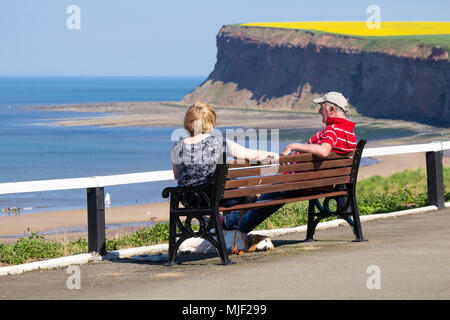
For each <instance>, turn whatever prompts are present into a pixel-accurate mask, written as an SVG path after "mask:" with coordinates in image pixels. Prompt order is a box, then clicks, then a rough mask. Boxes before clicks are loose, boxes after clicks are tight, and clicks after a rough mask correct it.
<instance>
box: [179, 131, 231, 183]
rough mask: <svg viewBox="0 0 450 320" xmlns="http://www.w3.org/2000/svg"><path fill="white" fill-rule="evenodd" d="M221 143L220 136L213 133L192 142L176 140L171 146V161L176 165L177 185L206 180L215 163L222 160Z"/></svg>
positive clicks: (211, 172) (214, 167) (214, 168)
mask: <svg viewBox="0 0 450 320" xmlns="http://www.w3.org/2000/svg"><path fill="white" fill-rule="evenodd" d="M223 144H224V143H223V139H222V137H215V136H213V135H210V136H208V137H206V138H205V139H203V140H202V141H199V142H197V143H192V144H188V143H185V142H184V141H183V139H180V140H178V141H177V142H176V143H175V144H174V146H173V147H172V163H174V164H175V165H177V167H178V186H180V187H184V186H194V185H200V184H203V183H206V182H208V181H209V179H210V178H211V177H212V176H213V174H214V171H215V170H216V165H217V163H218V162H219V161H222V153H223Z"/></svg>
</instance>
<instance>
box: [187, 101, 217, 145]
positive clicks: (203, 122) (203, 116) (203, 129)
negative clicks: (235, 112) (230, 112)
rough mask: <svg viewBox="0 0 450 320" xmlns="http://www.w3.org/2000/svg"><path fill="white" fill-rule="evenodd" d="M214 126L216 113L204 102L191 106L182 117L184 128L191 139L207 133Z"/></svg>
mask: <svg viewBox="0 0 450 320" xmlns="http://www.w3.org/2000/svg"><path fill="white" fill-rule="evenodd" d="M215 125H216V111H214V109H213V107H211V106H210V105H209V104H207V103H204V102H197V103H195V104H193V105H192V106H191V107H190V108H189V109H188V111H186V114H185V116H184V128H185V129H186V131H187V132H189V134H190V136H191V137H193V136H194V135H196V134H200V133H209V132H211V131H212V129H214V126H215Z"/></svg>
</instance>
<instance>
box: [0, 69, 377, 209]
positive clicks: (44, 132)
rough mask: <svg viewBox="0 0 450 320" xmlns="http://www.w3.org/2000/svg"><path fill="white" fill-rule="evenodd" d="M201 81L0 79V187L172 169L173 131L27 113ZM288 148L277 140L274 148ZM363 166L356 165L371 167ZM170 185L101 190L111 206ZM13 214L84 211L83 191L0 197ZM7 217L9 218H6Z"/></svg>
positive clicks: (182, 88)
mask: <svg viewBox="0 0 450 320" xmlns="http://www.w3.org/2000/svg"><path fill="white" fill-rule="evenodd" d="M203 80H204V79H203V78H201V77H184V78H182V77H174V78H168V77H161V78H158V77H117V78H102V77H92V78H86V77H73V78H70V77H52V78H49V77H41V78H39V77H31V78H17V77H13V78H4V77H3V78H0V119H1V120H2V126H0V151H1V157H0V172H1V175H0V183H2V182H17V181H33V180H46V179H60V178H80V177H89V176H103V175H114V174H123V173H136V172H144V171H158V170H168V169H171V161H170V149H171V147H172V145H173V143H174V142H173V141H171V135H172V132H173V130H174V129H175V128H150V127H130V128H126V127H125V128H124V127H120V128H102V127H95V126H92V127H88V126H82V127H67V126H55V125H52V124H51V122H53V121H55V120H57V119H62V118H71V117H89V116H92V115H96V114H86V113H77V112H49V111H41V110H36V109H33V108H30V107H34V106H38V105H50V104H74V103H95V102H112V101H116V102H119V101H158V100H160V101H173V100H180V99H181V98H182V97H183V96H185V95H186V94H187V93H189V92H190V91H191V90H193V89H194V88H195V87H196V86H198V85H199V84H200V83H201V82H202V81H203ZM288 143H289V141H282V142H281V143H280V148H283V147H284V145H286V144H288ZM370 161H371V160H370V159H363V163H362V165H368V164H370ZM171 185H174V182H173V181H163V182H154V183H141V184H132V185H125V186H112V187H106V188H105V193H106V192H107V193H109V194H110V196H111V205H112V206H124V205H134V204H143V203H148V202H154V201H162V198H161V190H162V189H163V188H164V187H167V186H171ZM13 207H16V208H21V211H20V214H27V213H33V212H38V211H51V210H65V209H78V208H85V207H86V190H84V189H78V190H65V191H48V192H35V193H20V194H10V195H0V209H2V211H3V212H1V211H0V216H2V215H8V214H11V213H7V212H6V210H5V209H7V208H13ZM13 214H14V212H13Z"/></svg>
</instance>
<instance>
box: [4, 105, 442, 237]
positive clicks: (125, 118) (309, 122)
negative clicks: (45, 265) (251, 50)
mask: <svg viewBox="0 0 450 320" xmlns="http://www.w3.org/2000/svg"><path fill="white" fill-rule="evenodd" d="M45 109H46V110H52V111H56V110H60V111H77V112H104V113H105V114H104V115H103V116H101V117H95V118H90V117H89V119H77V120H73V119H71V120H67V121H58V122H57V123H55V124H56V125H75V126H77V125H100V126H180V124H181V123H182V119H183V115H184V112H185V111H186V107H185V106H182V105H180V104H179V103H178V104H177V103H159V102H158V103H156V102H146V103H115V104H89V105H68V106H50V107H46V108H45ZM216 110H217V113H218V124H217V125H218V126H233V125H234V126H235V125H236V124H240V123H242V117H243V115H244V116H245V118H246V119H248V121H247V120H246V123H245V125H246V126H247V127H255V128H279V129H292V128H295V129H308V128H321V127H322V126H323V125H322V124H321V122H320V117H319V116H318V115H317V114H314V113H310V114H300V113H286V112H267V111H262V110H242V109H237V108H234V109H233V108H218V109H216ZM162 115H163V116H162ZM350 119H351V120H352V121H355V122H357V123H358V125H368V124H369V125H372V126H376V127H378V128H381V129H382V128H392V127H397V128H414V130H415V131H416V133H417V134H415V135H412V136H408V137H404V138H398V139H385V140H378V141H375V142H371V141H369V143H368V144H367V145H366V148H367V147H379V146H389V145H405V144H417V143H427V142H431V141H435V140H449V139H450V136H449V132H448V129H443V128H435V127H431V126H427V125H422V124H417V123H408V122H405V121H394V120H375V119H370V118H366V117H360V116H356V118H350ZM47 124H48V123H47ZM449 151H450V150H447V152H446V153H445V157H444V161H443V162H444V166H450V152H449ZM376 159H378V160H379V161H380V162H379V163H377V164H374V165H370V166H367V167H361V168H360V171H359V175H358V180H362V179H366V178H368V177H371V176H374V175H381V176H390V175H392V174H394V173H396V172H401V171H404V170H406V169H417V168H425V166H426V164H425V154H424V153H413V154H405V155H392V156H383V157H377V158H376ZM105 216H106V224H107V225H108V224H125V223H136V222H158V221H167V220H168V219H169V203H168V202H161V203H151V204H145V205H135V206H127V207H113V208H107V209H106V211H105ZM86 225H87V211H86V209H80V210H69V211H55V212H44V213H33V214H25V215H16V216H7V217H0V242H5V243H11V242H15V241H17V239H18V238H11V237H6V238H5V237H4V236H13V235H20V234H24V235H25V234H26V232H27V230H28V229H29V232H43V231H47V230H53V229H59V228H63V230H64V228H68V227H74V226H86ZM139 228H142V227H139V226H133V227H122V228H116V229H107V230H106V235H107V237H109V238H113V237H116V236H119V235H122V234H126V233H130V232H134V231H136V230H137V229H139ZM80 237H83V238H87V232H77V233H71V232H64V231H62V232H61V233H60V234H57V235H47V236H45V238H46V239H49V240H58V241H67V240H76V239H78V238H80Z"/></svg>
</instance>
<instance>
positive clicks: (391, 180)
mask: <svg viewBox="0 0 450 320" xmlns="http://www.w3.org/2000/svg"><path fill="white" fill-rule="evenodd" d="M426 181H427V178H426V172H425V169H418V170H406V171H403V172H401V173H396V174H394V175H392V176H391V177H387V178H385V177H381V176H374V177H371V178H369V179H365V180H363V181H359V182H358V184H357V201H358V208H359V212H360V214H361V215H368V214H377V213H387V212H394V211H399V210H404V209H411V208H418V207H424V206H426V205H427V182H426ZM444 187H445V201H450V167H447V168H444ZM307 212H308V203H307V202H305V201H303V202H298V203H289V204H286V205H285V206H284V207H282V208H281V209H280V210H278V211H277V212H276V213H274V214H273V215H272V216H271V217H270V218H268V219H267V220H265V221H264V222H263V223H261V224H260V225H259V226H258V227H257V228H256V230H266V229H276V228H288V227H295V226H299V225H304V224H306V223H307ZM331 219H333V218H331ZM168 239H169V225H168V224H167V223H158V224H156V225H155V226H154V227H150V228H144V229H140V230H138V231H137V232H135V233H133V234H129V235H124V236H121V237H118V238H115V239H107V240H106V250H107V251H112V250H118V249H123V248H130V247H140V246H148V245H153V244H160V243H166V242H167V241H168ZM87 252H88V242H87V240H86V239H84V238H80V239H78V240H76V241H68V242H66V243H59V242H54V241H47V240H46V239H45V238H44V237H42V236H40V235H38V234H36V233H33V234H31V235H30V236H29V237H24V238H21V239H20V240H18V241H17V242H16V243H15V244H3V243H0V262H1V263H2V264H6V265H14V264H22V263H25V262H30V261H36V260H43V259H51V258H57V257H63V256H68V255H74V254H80V253H87Z"/></svg>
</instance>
